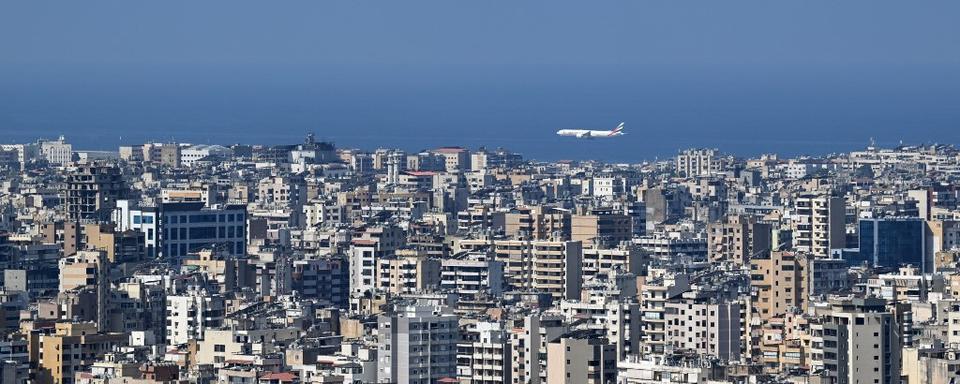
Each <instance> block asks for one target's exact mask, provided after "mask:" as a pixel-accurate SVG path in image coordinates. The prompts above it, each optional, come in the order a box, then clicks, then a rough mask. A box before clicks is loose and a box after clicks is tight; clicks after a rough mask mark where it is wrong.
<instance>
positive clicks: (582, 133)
mask: <svg viewBox="0 0 960 384" xmlns="http://www.w3.org/2000/svg"><path fill="white" fill-rule="evenodd" d="M557 134H558V135H560V136H574V137H576V138H578V139H593V138H607V137H617V136H623V135H625V133H624V132H623V123H620V125H618V126H617V127H616V128H614V129H613V130H610V131H595V130H591V129H561V130H559V131H557Z"/></svg>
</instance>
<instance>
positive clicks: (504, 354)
mask: <svg viewBox="0 0 960 384" xmlns="http://www.w3.org/2000/svg"><path fill="white" fill-rule="evenodd" d="M460 339H461V341H460V343H459V344H458V345H457V378H458V379H459V382H460V383H464V384H509V383H511V379H512V377H513V376H512V373H513V372H511V366H510V362H511V361H510V339H509V337H508V333H507V330H506V328H504V327H503V324H502V323H497V322H490V321H480V322H476V323H470V324H467V325H466V326H465V327H463V329H461V331H460Z"/></svg>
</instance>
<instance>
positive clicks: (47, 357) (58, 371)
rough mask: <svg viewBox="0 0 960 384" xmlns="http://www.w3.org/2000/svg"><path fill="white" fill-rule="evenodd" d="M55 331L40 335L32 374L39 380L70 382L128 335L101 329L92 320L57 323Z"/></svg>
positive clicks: (53, 383) (50, 383)
mask: <svg viewBox="0 0 960 384" xmlns="http://www.w3.org/2000/svg"><path fill="white" fill-rule="evenodd" d="M55 329H56V330H55V332H54V333H53V334H51V335H45V336H40V339H39V342H40V343H41V345H42V357H40V359H39V366H38V371H37V375H36V379H37V383H39V384H71V383H74V382H75V381H76V376H75V375H76V373H77V372H81V371H83V370H84V369H85V368H86V367H89V366H90V365H92V364H93V363H94V362H95V361H97V360H98V359H100V358H101V357H102V356H103V355H104V354H105V353H107V352H110V351H112V350H113V348H114V347H116V346H120V345H124V344H126V342H127V337H128V335H126V334H123V333H101V332H100V331H99V329H97V326H96V325H95V324H93V323H57V324H56V326H55Z"/></svg>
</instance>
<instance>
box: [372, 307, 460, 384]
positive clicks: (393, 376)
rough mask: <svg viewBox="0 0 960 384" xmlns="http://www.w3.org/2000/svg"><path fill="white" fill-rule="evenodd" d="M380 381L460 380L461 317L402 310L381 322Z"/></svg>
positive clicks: (434, 311)
mask: <svg viewBox="0 0 960 384" xmlns="http://www.w3.org/2000/svg"><path fill="white" fill-rule="evenodd" d="M377 323H378V327H377V343H378V347H379V349H378V351H377V358H378V359H379V364H378V370H377V381H378V382H381V383H384V382H386V383H424V384H427V383H436V382H437V381H438V380H441V379H456V377H457V342H458V341H459V339H460V328H459V326H458V319H457V316H455V315H453V314H449V313H443V312H442V310H441V308H440V307H435V306H427V305H409V306H400V307H398V308H396V311H395V312H394V313H392V314H387V315H382V316H380V317H379V318H378V321H377Z"/></svg>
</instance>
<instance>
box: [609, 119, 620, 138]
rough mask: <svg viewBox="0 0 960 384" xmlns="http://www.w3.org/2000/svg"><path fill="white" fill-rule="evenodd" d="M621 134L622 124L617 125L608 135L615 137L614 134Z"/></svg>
mask: <svg viewBox="0 0 960 384" xmlns="http://www.w3.org/2000/svg"><path fill="white" fill-rule="evenodd" d="M621 132H623V123H622V122H621V123H620V124H619V125H617V127H616V128H614V129H613V131H611V132H610V133H611V136H612V135H616V134H618V133H621Z"/></svg>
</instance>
